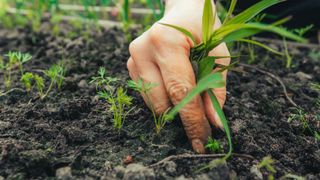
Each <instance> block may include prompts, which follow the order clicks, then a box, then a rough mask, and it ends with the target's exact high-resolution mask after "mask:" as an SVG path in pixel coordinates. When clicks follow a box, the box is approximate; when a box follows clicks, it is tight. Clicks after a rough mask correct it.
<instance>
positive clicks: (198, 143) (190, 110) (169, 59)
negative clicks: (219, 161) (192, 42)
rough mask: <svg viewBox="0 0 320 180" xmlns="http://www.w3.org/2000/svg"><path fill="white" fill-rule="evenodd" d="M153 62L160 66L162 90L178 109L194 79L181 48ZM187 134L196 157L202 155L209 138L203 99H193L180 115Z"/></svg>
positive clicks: (178, 47) (165, 53)
mask: <svg viewBox="0 0 320 180" xmlns="http://www.w3.org/2000/svg"><path fill="white" fill-rule="evenodd" d="M158 50H159V51H158V52H159V53H160V54H161V55H159V54H158V56H156V58H155V60H156V63H157V65H158V66H159V69H160V72H161V75H162V78H163V82H164V84H165V88H166V90H167V93H168V95H169V98H170V100H171V102H172V104H174V105H177V104H178V103H179V102H180V101H181V100H182V99H183V98H184V97H185V96H186V95H187V94H188V92H190V91H191V90H192V89H193V88H194V87H195V86H196V79H195V75H194V72H193V69H192V65H191V63H190V61H189V56H188V54H187V53H186V52H187V51H186V50H185V49H184V48H183V46H175V49H174V51H172V52H170V51H161V49H158ZM179 114H180V117H181V120H182V124H183V126H184V129H185V131H186V134H187V136H188V138H189V140H190V141H191V144H192V147H193V149H194V150H195V151H196V152H197V153H204V152H205V149H204V144H205V143H206V142H207V139H208V137H209V136H211V128H210V125H209V122H208V120H207V118H206V115H205V110H204V106H203V102H202V99H201V97H200V95H199V96H196V97H195V98H194V99H193V100H192V101H191V102H189V103H188V104H187V105H186V106H184V107H183V108H182V109H181V110H180V111H179Z"/></svg>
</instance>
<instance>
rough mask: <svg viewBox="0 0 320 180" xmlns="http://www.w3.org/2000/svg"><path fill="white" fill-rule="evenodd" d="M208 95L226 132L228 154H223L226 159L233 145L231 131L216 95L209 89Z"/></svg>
mask: <svg viewBox="0 0 320 180" xmlns="http://www.w3.org/2000/svg"><path fill="white" fill-rule="evenodd" d="M207 92H208V94H209V96H210V99H211V102H212V105H213V108H214V109H215V110H216V112H217V113H218V116H219V118H220V120H221V123H222V125H223V128H224V130H225V132H226V135H227V138H228V143H229V151H228V154H227V155H226V156H225V158H224V159H227V158H228V157H229V156H230V155H231V153H232V151H233V146H232V139H231V133H230V128H229V125H228V121H227V119H226V117H225V115H224V113H223V111H222V109H221V107H220V104H219V101H218V99H217V97H216V96H215V95H214V93H213V92H212V91H211V90H208V91H207Z"/></svg>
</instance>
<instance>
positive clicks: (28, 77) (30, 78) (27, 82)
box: [21, 72, 45, 97]
mask: <svg viewBox="0 0 320 180" xmlns="http://www.w3.org/2000/svg"><path fill="white" fill-rule="evenodd" d="M21 81H22V83H23V84H24V86H25V88H26V91H27V92H30V91H31V89H32V87H33V86H34V84H35V85H36V88H37V90H38V94H39V96H40V97H43V96H44V94H43V89H44V87H45V85H44V80H43V78H42V77H41V76H39V75H37V74H33V73H30V72H27V73H25V74H24V75H23V76H22V77H21Z"/></svg>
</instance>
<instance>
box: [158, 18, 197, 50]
mask: <svg viewBox="0 0 320 180" xmlns="http://www.w3.org/2000/svg"><path fill="white" fill-rule="evenodd" d="M159 24H162V25H164V26H168V27H171V28H174V29H176V30H178V31H180V32H182V33H183V34H184V35H186V36H188V37H189V38H190V39H191V40H192V42H193V45H196V39H195V38H194V36H193V35H192V33H191V32H190V31H188V30H186V29H184V28H182V27H179V26H175V25H171V24H165V23H159Z"/></svg>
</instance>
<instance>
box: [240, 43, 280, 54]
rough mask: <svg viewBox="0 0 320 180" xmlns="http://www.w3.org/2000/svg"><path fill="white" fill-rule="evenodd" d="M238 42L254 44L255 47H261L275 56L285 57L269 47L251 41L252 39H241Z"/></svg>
mask: <svg viewBox="0 0 320 180" xmlns="http://www.w3.org/2000/svg"><path fill="white" fill-rule="evenodd" d="M238 41H240V42H245V43H250V44H254V45H257V46H260V47H262V48H263V49H266V50H268V51H270V52H272V53H274V54H277V55H280V56H283V54H282V53H281V52H279V51H277V50H274V49H272V48H270V47H269V46H266V45H264V44H262V43H260V42H258V41H254V40H250V39H239V40H238Z"/></svg>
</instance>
